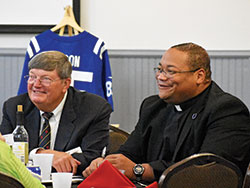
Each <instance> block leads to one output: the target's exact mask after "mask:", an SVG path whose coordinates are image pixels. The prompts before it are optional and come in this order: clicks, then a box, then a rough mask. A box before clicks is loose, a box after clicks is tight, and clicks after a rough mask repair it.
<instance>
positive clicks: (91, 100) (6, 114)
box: [0, 87, 112, 174]
mask: <svg viewBox="0 0 250 188" xmlns="http://www.w3.org/2000/svg"><path fill="white" fill-rule="evenodd" d="M19 104H21V105H23V108H24V116H25V123H24V124H25V128H26V130H27V132H28V134H29V150H30V151H31V150H32V149H34V148H37V147H38V142H39V131H40V113H39V110H38V109H37V108H36V106H35V105H34V104H33V103H32V102H31V100H30V99H29V97H28V94H23V95H20V96H16V97H13V98H10V99H8V100H7V101H6V102H5V103H4V106H3V119H2V123H1V126H0V131H1V133H2V134H8V133H12V132H13V130H14V129H15V127H16V109H17V105H19ZM111 112H112V109H111V106H110V105H109V104H108V102H107V101H106V100H105V99H103V98H101V97H99V96H97V95H94V94H90V93H87V92H80V91H78V90H76V89H74V88H73V87H70V88H69V89H68V96H67V99H66V101H65V105H64V107H63V111H62V115H61V119H60V123H59V127H58V131H57V136H56V140H55V146H54V150H57V151H68V150H70V149H73V148H76V147H79V146H80V147H81V149H82V151H83V153H82V154H79V153H78V154H73V155H72V156H73V157H74V158H76V159H78V160H79V161H81V165H80V166H79V168H78V174H81V172H82V170H84V169H85V168H86V167H87V166H88V165H89V163H90V162H91V161H92V160H93V159H95V158H96V157H99V156H100V154H101V152H102V149H103V148H104V147H105V146H107V145H108V139H109V126H108V124H109V117H110V113H111Z"/></svg>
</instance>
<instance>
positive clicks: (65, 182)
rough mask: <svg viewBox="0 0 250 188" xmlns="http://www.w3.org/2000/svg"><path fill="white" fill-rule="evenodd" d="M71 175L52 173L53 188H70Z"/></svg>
mask: <svg viewBox="0 0 250 188" xmlns="http://www.w3.org/2000/svg"><path fill="white" fill-rule="evenodd" d="M72 175H73V174H72V173H68V172H57V173H52V185H53V188H70V187H71V183H72Z"/></svg>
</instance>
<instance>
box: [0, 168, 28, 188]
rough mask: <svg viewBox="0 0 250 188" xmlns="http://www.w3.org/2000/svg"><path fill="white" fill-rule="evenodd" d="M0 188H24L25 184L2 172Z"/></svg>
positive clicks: (0, 174) (0, 173)
mask: <svg viewBox="0 0 250 188" xmlns="http://www.w3.org/2000/svg"><path fill="white" fill-rule="evenodd" d="M0 187H1V188H24V186H23V184H22V183H21V182H20V181H19V180H18V179H16V178H14V177H12V176H10V175H8V174H5V173H3V172H0Z"/></svg>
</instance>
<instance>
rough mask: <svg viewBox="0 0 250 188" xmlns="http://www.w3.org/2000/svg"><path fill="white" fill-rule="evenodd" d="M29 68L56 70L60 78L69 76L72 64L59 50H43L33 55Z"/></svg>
mask: <svg viewBox="0 0 250 188" xmlns="http://www.w3.org/2000/svg"><path fill="white" fill-rule="evenodd" d="M28 67H29V70H31V69H42V70H45V71H53V70H56V71H57V73H58V76H59V77H60V78H61V79H65V78H71V73H72V65H71V63H70V62H69V60H68V57H67V56H66V55H65V54H64V53H62V52H59V51H45V52H41V53H39V54H37V55H35V57H34V58H32V59H31V60H30V62H29V66H28Z"/></svg>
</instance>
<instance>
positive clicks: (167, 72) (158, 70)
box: [154, 67, 200, 78]
mask: <svg viewBox="0 0 250 188" xmlns="http://www.w3.org/2000/svg"><path fill="white" fill-rule="evenodd" d="M199 69H200V68H197V69H194V70H189V71H173V70H163V69H162V68H161V67H155V68H154V72H155V74H156V75H157V76H159V75H160V73H162V74H163V75H164V76H165V77H167V78H172V77H174V75H175V74H177V73H188V72H196V71H197V70H199Z"/></svg>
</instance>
